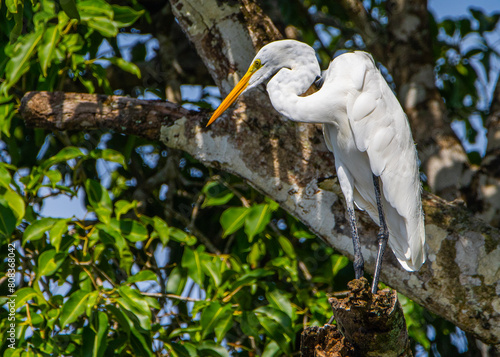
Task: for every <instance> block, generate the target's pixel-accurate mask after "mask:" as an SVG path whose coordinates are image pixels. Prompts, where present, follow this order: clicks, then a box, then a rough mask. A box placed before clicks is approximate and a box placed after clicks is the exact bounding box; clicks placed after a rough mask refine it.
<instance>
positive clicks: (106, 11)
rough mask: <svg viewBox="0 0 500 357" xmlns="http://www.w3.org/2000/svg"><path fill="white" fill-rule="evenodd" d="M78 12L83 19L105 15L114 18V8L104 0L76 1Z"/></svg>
mask: <svg viewBox="0 0 500 357" xmlns="http://www.w3.org/2000/svg"><path fill="white" fill-rule="evenodd" d="M76 6H77V8H78V12H79V13H80V16H81V18H82V19H92V18H93V17H97V16H103V17H106V18H108V19H109V20H111V19H112V18H113V15H114V13H113V8H112V7H111V6H110V5H109V4H108V3H107V2H106V1H104V0H83V1H78V2H77V3H76Z"/></svg>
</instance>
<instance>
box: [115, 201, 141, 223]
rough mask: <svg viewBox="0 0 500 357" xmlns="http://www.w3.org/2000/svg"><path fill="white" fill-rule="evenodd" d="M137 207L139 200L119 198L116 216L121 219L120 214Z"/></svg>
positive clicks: (116, 204) (116, 205) (116, 203)
mask: <svg viewBox="0 0 500 357" xmlns="http://www.w3.org/2000/svg"><path fill="white" fill-rule="evenodd" d="M136 207H137V201H132V202H129V201H125V200H119V201H117V202H115V215H116V218H118V219H120V216H121V215H122V214H125V213H127V212H128V211H130V210H131V209H134V208H136Z"/></svg>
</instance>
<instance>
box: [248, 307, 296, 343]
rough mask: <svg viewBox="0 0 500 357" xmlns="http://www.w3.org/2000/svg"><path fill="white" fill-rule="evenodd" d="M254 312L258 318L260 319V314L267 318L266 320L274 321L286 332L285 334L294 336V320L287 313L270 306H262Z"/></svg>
mask: <svg viewBox="0 0 500 357" xmlns="http://www.w3.org/2000/svg"><path fill="white" fill-rule="evenodd" d="M254 311H255V313H256V314H257V317H259V314H260V315H262V316H265V317H266V318H269V319H272V320H274V321H275V322H276V323H277V324H278V325H279V326H280V327H281V328H283V329H284V331H286V332H285V333H286V334H287V335H288V336H289V337H293V336H294V332H293V330H292V319H291V318H290V317H289V316H288V315H287V314H286V313H285V312H283V311H281V310H279V309H275V308H274V307H272V306H269V305H267V306H260V307H258V308H256V309H255V310H254ZM259 321H260V319H259Z"/></svg>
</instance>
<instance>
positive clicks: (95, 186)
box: [85, 179, 113, 223]
mask: <svg viewBox="0 0 500 357" xmlns="http://www.w3.org/2000/svg"><path fill="white" fill-rule="evenodd" d="M85 191H86V192H87V198H88V200H89V203H90V205H91V206H92V207H93V208H94V210H95V213H96V214H97V216H98V217H99V219H100V220H101V221H102V222H104V223H109V221H110V217H111V211H112V209H113V206H112V204H111V198H109V194H108V191H107V190H106V189H105V188H104V187H103V186H102V185H101V184H100V183H99V182H98V181H96V180H92V179H88V180H87V181H85Z"/></svg>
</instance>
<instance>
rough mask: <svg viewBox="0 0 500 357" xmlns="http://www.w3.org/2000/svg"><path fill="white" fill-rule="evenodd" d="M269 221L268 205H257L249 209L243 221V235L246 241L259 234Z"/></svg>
mask: <svg viewBox="0 0 500 357" xmlns="http://www.w3.org/2000/svg"><path fill="white" fill-rule="evenodd" d="M270 221H271V211H270V210H269V205H268V204H258V205H255V206H252V207H251V208H250V212H249V213H248V215H247V216H246V219H245V233H246V235H247V237H248V241H249V242H251V241H252V240H253V238H254V237H255V236H256V235H257V234H259V233H261V232H262V231H263V230H264V229H265V228H266V226H267V224H268V223H269V222H270Z"/></svg>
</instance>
